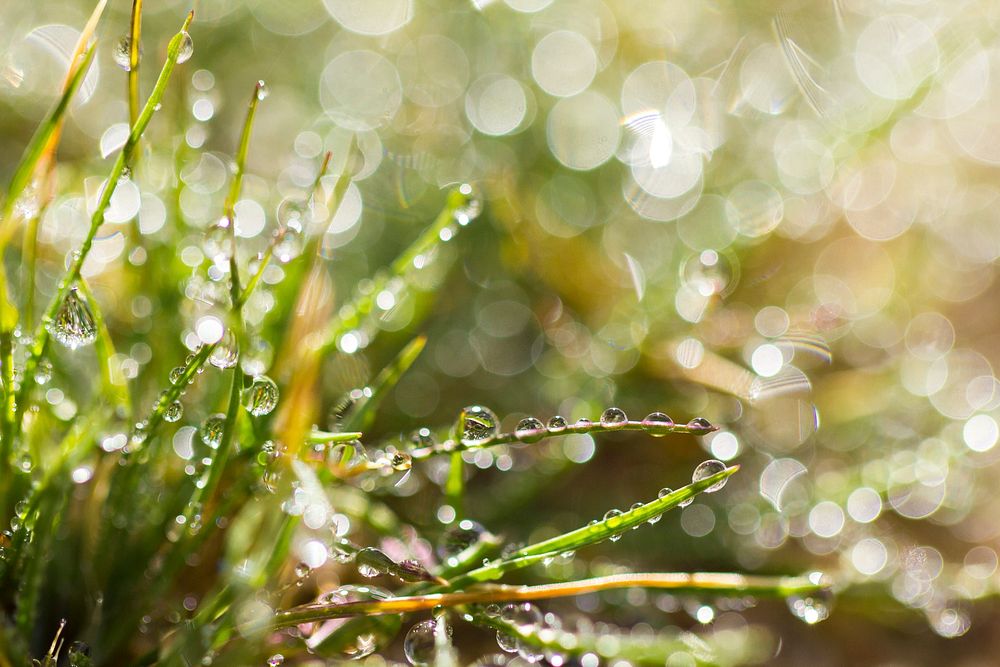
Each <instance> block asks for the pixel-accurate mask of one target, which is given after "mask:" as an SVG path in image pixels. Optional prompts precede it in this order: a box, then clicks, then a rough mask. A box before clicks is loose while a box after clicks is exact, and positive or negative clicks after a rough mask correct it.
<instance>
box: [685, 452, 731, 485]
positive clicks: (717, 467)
mask: <svg viewBox="0 0 1000 667" xmlns="http://www.w3.org/2000/svg"><path fill="white" fill-rule="evenodd" d="M725 469H726V464H725V463H723V462H722V461H716V460H715V459H709V460H707V461H702V462H701V463H699V464H698V467H697V468H695V469H694V473H692V474H691V481H692V482H700V481H701V480H703V479H705V478H707V477H711V476H712V475H716V474H718V473H720V472H722V471H723V470H725ZM728 479H729V478H728V477H723V478H722V479H721V480H719V481H718V482H716V483H715V484H713V485H712V486H710V487H708V488H707V489H705V491H704V492H705V493H715V492H716V491H718V490H719V489H721V488H722V487H724V486H725V485H726V481H727V480H728Z"/></svg>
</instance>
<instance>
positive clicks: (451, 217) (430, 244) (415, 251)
mask: <svg viewBox="0 0 1000 667" xmlns="http://www.w3.org/2000/svg"><path fill="white" fill-rule="evenodd" d="M463 190H464V189H463V188H461V187H459V188H455V189H453V190H452V191H451V192H449V193H448V198H447V200H446V202H445V206H444V208H442V209H441V212H440V213H439V214H438V216H437V218H435V220H434V222H433V223H432V224H431V225H430V226H429V227H427V229H425V230H424V231H423V233H421V234H420V236H418V237H417V239H416V240H415V241H414V242H413V243H412V244H410V246H409V247H408V248H407V249H406V250H404V251H403V252H402V253H401V254H400V255H399V256H398V257H397V258H396V259H395V260H394V261H393V262H392V264H391V265H390V266H389V268H388V269H387V270H385V271H382V272H380V273H379V274H377V275H376V276H375V277H374V278H372V280H371V285H369V286H368V288H366V290H365V291H363V292H362V291H360V290H358V291H356V292H355V293H354V295H353V297H352V298H351V301H350V302H349V303H348V304H347V305H346V306H345V307H343V308H341V309H339V310H338V314H337V316H336V317H335V318H334V319H333V321H332V322H331V323H330V324H329V326H328V327H327V331H326V334H325V338H324V342H323V344H322V346H321V353H322V354H325V353H328V352H330V351H331V350H333V349H335V348H336V347H337V343H338V341H339V340H340V337H341V336H342V335H343V334H345V333H347V332H348V331H350V330H351V329H352V328H354V327H356V326H358V325H359V324H360V322H361V320H362V319H363V318H364V317H365V316H367V315H368V314H370V313H371V312H372V310H373V309H374V307H375V297H376V295H378V294H379V293H380V292H381V291H382V290H384V289H385V288H386V287H387V286H388V284H389V282H390V281H392V280H393V279H394V278H399V277H402V276H405V275H406V274H407V273H408V272H409V271H410V270H411V269H412V268H413V267H414V260H415V259H416V258H417V257H420V256H421V255H425V254H427V253H429V252H431V251H433V249H434V248H435V247H436V246H437V245H439V244H440V243H443V241H442V240H441V232H442V231H443V230H444V229H445V228H447V227H448V226H450V225H452V224H454V222H455V215H456V213H457V212H458V211H459V210H460V209H461V208H462V207H464V206H466V205H468V202H469V199H470V197H471V190H465V191H463Z"/></svg>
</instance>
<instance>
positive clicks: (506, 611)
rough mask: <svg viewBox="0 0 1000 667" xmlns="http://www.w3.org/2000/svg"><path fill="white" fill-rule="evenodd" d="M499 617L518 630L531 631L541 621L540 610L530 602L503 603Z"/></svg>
mask: <svg viewBox="0 0 1000 667" xmlns="http://www.w3.org/2000/svg"><path fill="white" fill-rule="evenodd" d="M500 619H501V620H503V621H505V622H507V623H510V624H511V625H513V626H514V627H515V628H517V630H518V631H520V632H531V631H532V630H534V629H535V628H536V627H537V626H538V625H539V624H540V623H541V622H542V612H541V611H540V610H539V609H538V607H536V606H535V605H533V604H531V603H530V602H519V603H516V604H508V605H504V608H503V609H502V610H501V611H500Z"/></svg>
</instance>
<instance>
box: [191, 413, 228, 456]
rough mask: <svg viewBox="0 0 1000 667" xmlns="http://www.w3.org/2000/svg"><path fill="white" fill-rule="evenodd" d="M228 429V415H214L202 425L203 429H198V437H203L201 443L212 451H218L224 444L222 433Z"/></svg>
mask: <svg viewBox="0 0 1000 667" xmlns="http://www.w3.org/2000/svg"><path fill="white" fill-rule="evenodd" d="M225 427H226V415H224V414H221V413H219V414H214V415H212V416H211V417H208V418H206V419H205V421H203V422H202V423H201V428H200V429H198V435H199V436H200V437H201V441H202V442H203V443H205V444H206V445H208V446H209V447H211V448H212V449H217V448H218V447H219V445H220V444H221V443H222V431H223V430H224V429H225Z"/></svg>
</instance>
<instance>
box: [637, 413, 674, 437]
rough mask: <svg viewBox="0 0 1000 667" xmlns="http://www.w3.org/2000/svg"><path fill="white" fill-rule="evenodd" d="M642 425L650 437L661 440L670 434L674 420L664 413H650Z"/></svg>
mask: <svg viewBox="0 0 1000 667" xmlns="http://www.w3.org/2000/svg"><path fill="white" fill-rule="evenodd" d="M642 425H643V426H644V427H645V428H646V431H647V432H648V433H649V434H650V435H652V436H653V437H656V438H660V437H663V436H664V435H666V434H667V433H669V432H670V429H671V428H672V427H673V425H674V420H673V419H671V418H670V417H669V416H667V415H666V414H664V413H662V412H650V413H649V414H648V415H646V418H645V419H643V420H642Z"/></svg>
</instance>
